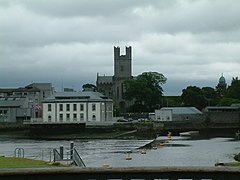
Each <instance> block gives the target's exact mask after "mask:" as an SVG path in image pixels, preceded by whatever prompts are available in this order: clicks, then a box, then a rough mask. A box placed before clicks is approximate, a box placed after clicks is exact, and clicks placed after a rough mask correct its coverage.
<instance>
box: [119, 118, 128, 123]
mask: <svg viewBox="0 0 240 180" xmlns="http://www.w3.org/2000/svg"><path fill="white" fill-rule="evenodd" d="M117 122H128V120H127V119H118V120H117Z"/></svg>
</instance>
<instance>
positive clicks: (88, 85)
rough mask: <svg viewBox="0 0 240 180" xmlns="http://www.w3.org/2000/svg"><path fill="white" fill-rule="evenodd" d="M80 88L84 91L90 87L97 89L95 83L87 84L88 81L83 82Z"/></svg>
mask: <svg viewBox="0 0 240 180" xmlns="http://www.w3.org/2000/svg"><path fill="white" fill-rule="evenodd" d="M82 88H83V91H85V90H86V89H92V90H94V91H95V90H97V87H96V86H95V85H93V84H89V83H87V84H84V85H83V86H82Z"/></svg>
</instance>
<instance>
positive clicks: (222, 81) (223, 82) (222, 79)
mask: <svg viewBox="0 0 240 180" xmlns="http://www.w3.org/2000/svg"><path fill="white" fill-rule="evenodd" d="M219 83H221V84H226V80H225V78H224V77H223V75H222V76H221V77H220V78H219Z"/></svg>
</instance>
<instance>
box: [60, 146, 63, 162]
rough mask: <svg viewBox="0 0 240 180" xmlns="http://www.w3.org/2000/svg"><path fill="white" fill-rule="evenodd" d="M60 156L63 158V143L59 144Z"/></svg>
mask: <svg viewBox="0 0 240 180" xmlns="http://www.w3.org/2000/svg"><path fill="white" fill-rule="evenodd" d="M60 158H61V160H63V145H61V146H60Z"/></svg>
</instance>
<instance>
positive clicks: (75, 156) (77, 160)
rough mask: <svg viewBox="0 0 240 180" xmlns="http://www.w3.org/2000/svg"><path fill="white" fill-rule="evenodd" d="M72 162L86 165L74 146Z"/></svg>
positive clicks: (82, 165) (81, 165)
mask: <svg viewBox="0 0 240 180" xmlns="http://www.w3.org/2000/svg"><path fill="white" fill-rule="evenodd" d="M72 158H73V159H72V160H73V162H74V163H75V164H76V165H77V166H79V167H86V165H85V164H84V162H83V160H82V158H81V157H80V155H79V154H78V152H77V150H76V148H73V157H72Z"/></svg>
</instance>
